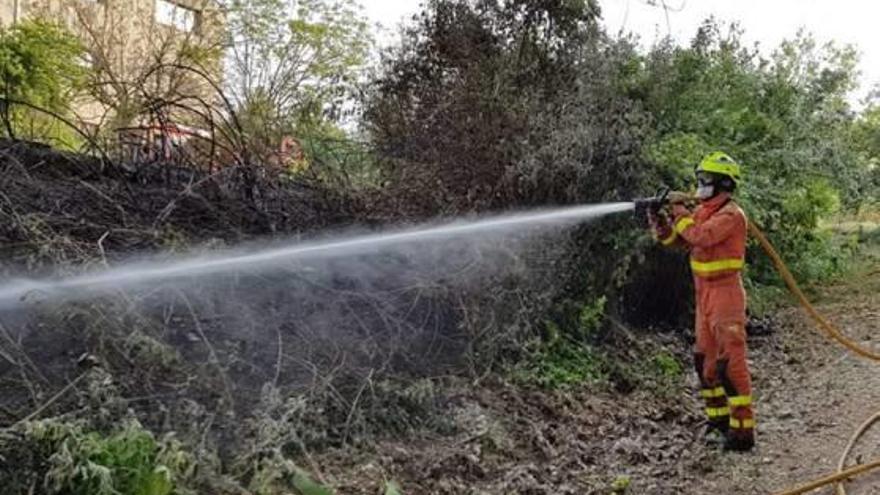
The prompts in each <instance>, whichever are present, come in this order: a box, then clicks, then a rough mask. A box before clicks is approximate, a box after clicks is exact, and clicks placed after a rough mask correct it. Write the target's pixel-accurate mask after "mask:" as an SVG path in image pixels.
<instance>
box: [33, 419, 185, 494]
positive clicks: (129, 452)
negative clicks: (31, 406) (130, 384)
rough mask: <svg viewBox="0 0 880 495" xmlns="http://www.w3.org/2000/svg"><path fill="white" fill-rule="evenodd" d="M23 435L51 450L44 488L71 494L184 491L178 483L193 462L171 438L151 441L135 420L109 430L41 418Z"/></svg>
mask: <svg viewBox="0 0 880 495" xmlns="http://www.w3.org/2000/svg"><path fill="white" fill-rule="evenodd" d="M27 436H28V437H29V438H30V439H31V440H32V441H34V442H37V443H38V444H41V445H42V446H43V449H44V450H45V451H46V452H51V454H50V455H49V456H48V459H47V462H48V465H49V470H48V472H47V474H46V479H45V481H46V489H47V491H48V492H49V493H58V494H62V493H64V494H71V495H80V494H81V495H172V494H184V493H190V492H189V491H188V490H186V489H184V487H183V485H182V483H181V482H183V481H186V480H187V479H189V478H190V477H191V476H192V475H193V469H194V463H193V462H192V460H191V457H190V455H189V454H187V453H186V452H185V451H184V450H183V449H182V448H181V445H180V444H179V443H178V442H176V441H174V440H173V439H170V438H168V439H163V440H161V441H157V440H156V439H155V437H154V436H153V434H152V433H150V432H149V431H147V430H145V429H143V427H141V425H140V424H138V423H137V422H136V421H130V422H129V423H127V424H126V425H125V426H124V427H123V428H122V429H121V430H119V431H117V432H115V433H112V434H110V435H102V434H99V433H96V432H86V431H83V430H82V429H81V428H80V427H78V426H76V425H70V424H65V423H61V422H57V421H52V420H47V421H38V422H34V423H30V424H29V425H28V431H27Z"/></svg>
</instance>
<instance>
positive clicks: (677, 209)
mask: <svg viewBox="0 0 880 495" xmlns="http://www.w3.org/2000/svg"><path fill="white" fill-rule="evenodd" d="M671 209H672V218H675V219H679V218H681V217H687V216H690V215H691V210H688V209H687V207H685V206H684V205H683V204H681V203H675V204H673V205H672V206H671Z"/></svg>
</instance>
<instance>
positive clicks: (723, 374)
mask: <svg viewBox="0 0 880 495" xmlns="http://www.w3.org/2000/svg"><path fill="white" fill-rule="evenodd" d="M727 364H728V363H727V360H726V359H719V360H718V364H717V365H716V370H717V373H718V379H719V380H720V381H721V386H722V387H724V392H726V393H727V396H728V397H736V396H737V395H739V392H737V390H736V386H734V384H733V381H732V380H731V379H730V376H729V375H728V374H727Z"/></svg>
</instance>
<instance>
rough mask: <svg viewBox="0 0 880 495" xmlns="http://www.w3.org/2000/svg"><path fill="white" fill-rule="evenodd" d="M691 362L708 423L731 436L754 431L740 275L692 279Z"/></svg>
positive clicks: (743, 297) (744, 308)
mask: <svg viewBox="0 0 880 495" xmlns="http://www.w3.org/2000/svg"><path fill="white" fill-rule="evenodd" d="M694 284H695V288H696V337H697V339H696V340H697V342H696V352H695V359H694V362H695V364H696V368H697V370H696V371H697V374H698V375H699V378H700V383H701V385H702V390H701V395H702V396H703V398H704V399H705V400H706V414H707V416H708V418H709V421H710V423H713V424H715V425H716V426H718V427H719V428H721V429H724V430H728V429H729V430H730V431H731V433H733V434H734V435H742V436H747V437H749V436H751V435H752V434H753V430H754V425H755V421H754V414H753V411H752V400H751V398H752V380H751V374H750V372H749V365H748V361H747V349H746V330H745V325H746V294H745V290H744V289H743V286H742V279H741V278H740V275H739V274H738V273H737V274H732V275H727V276H724V277H723V278H721V279H718V280H706V279H703V278H699V277H695V281H694Z"/></svg>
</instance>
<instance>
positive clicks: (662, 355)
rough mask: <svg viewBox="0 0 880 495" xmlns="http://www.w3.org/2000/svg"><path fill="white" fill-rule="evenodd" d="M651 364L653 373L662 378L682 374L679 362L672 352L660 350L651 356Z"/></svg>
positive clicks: (675, 376) (676, 376) (675, 377)
mask: <svg viewBox="0 0 880 495" xmlns="http://www.w3.org/2000/svg"><path fill="white" fill-rule="evenodd" d="M651 366H652V367H653V368H654V369H653V371H654V374H656V375H657V376H659V377H663V378H674V379H677V378H680V377H681V375H682V371H683V370H682V365H681V362H680V361H679V360H678V359H677V358H676V357H675V356H673V355H672V354H670V353H668V352H666V351H660V352H658V353H657V354H655V355H654V356H653V357H652V358H651Z"/></svg>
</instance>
